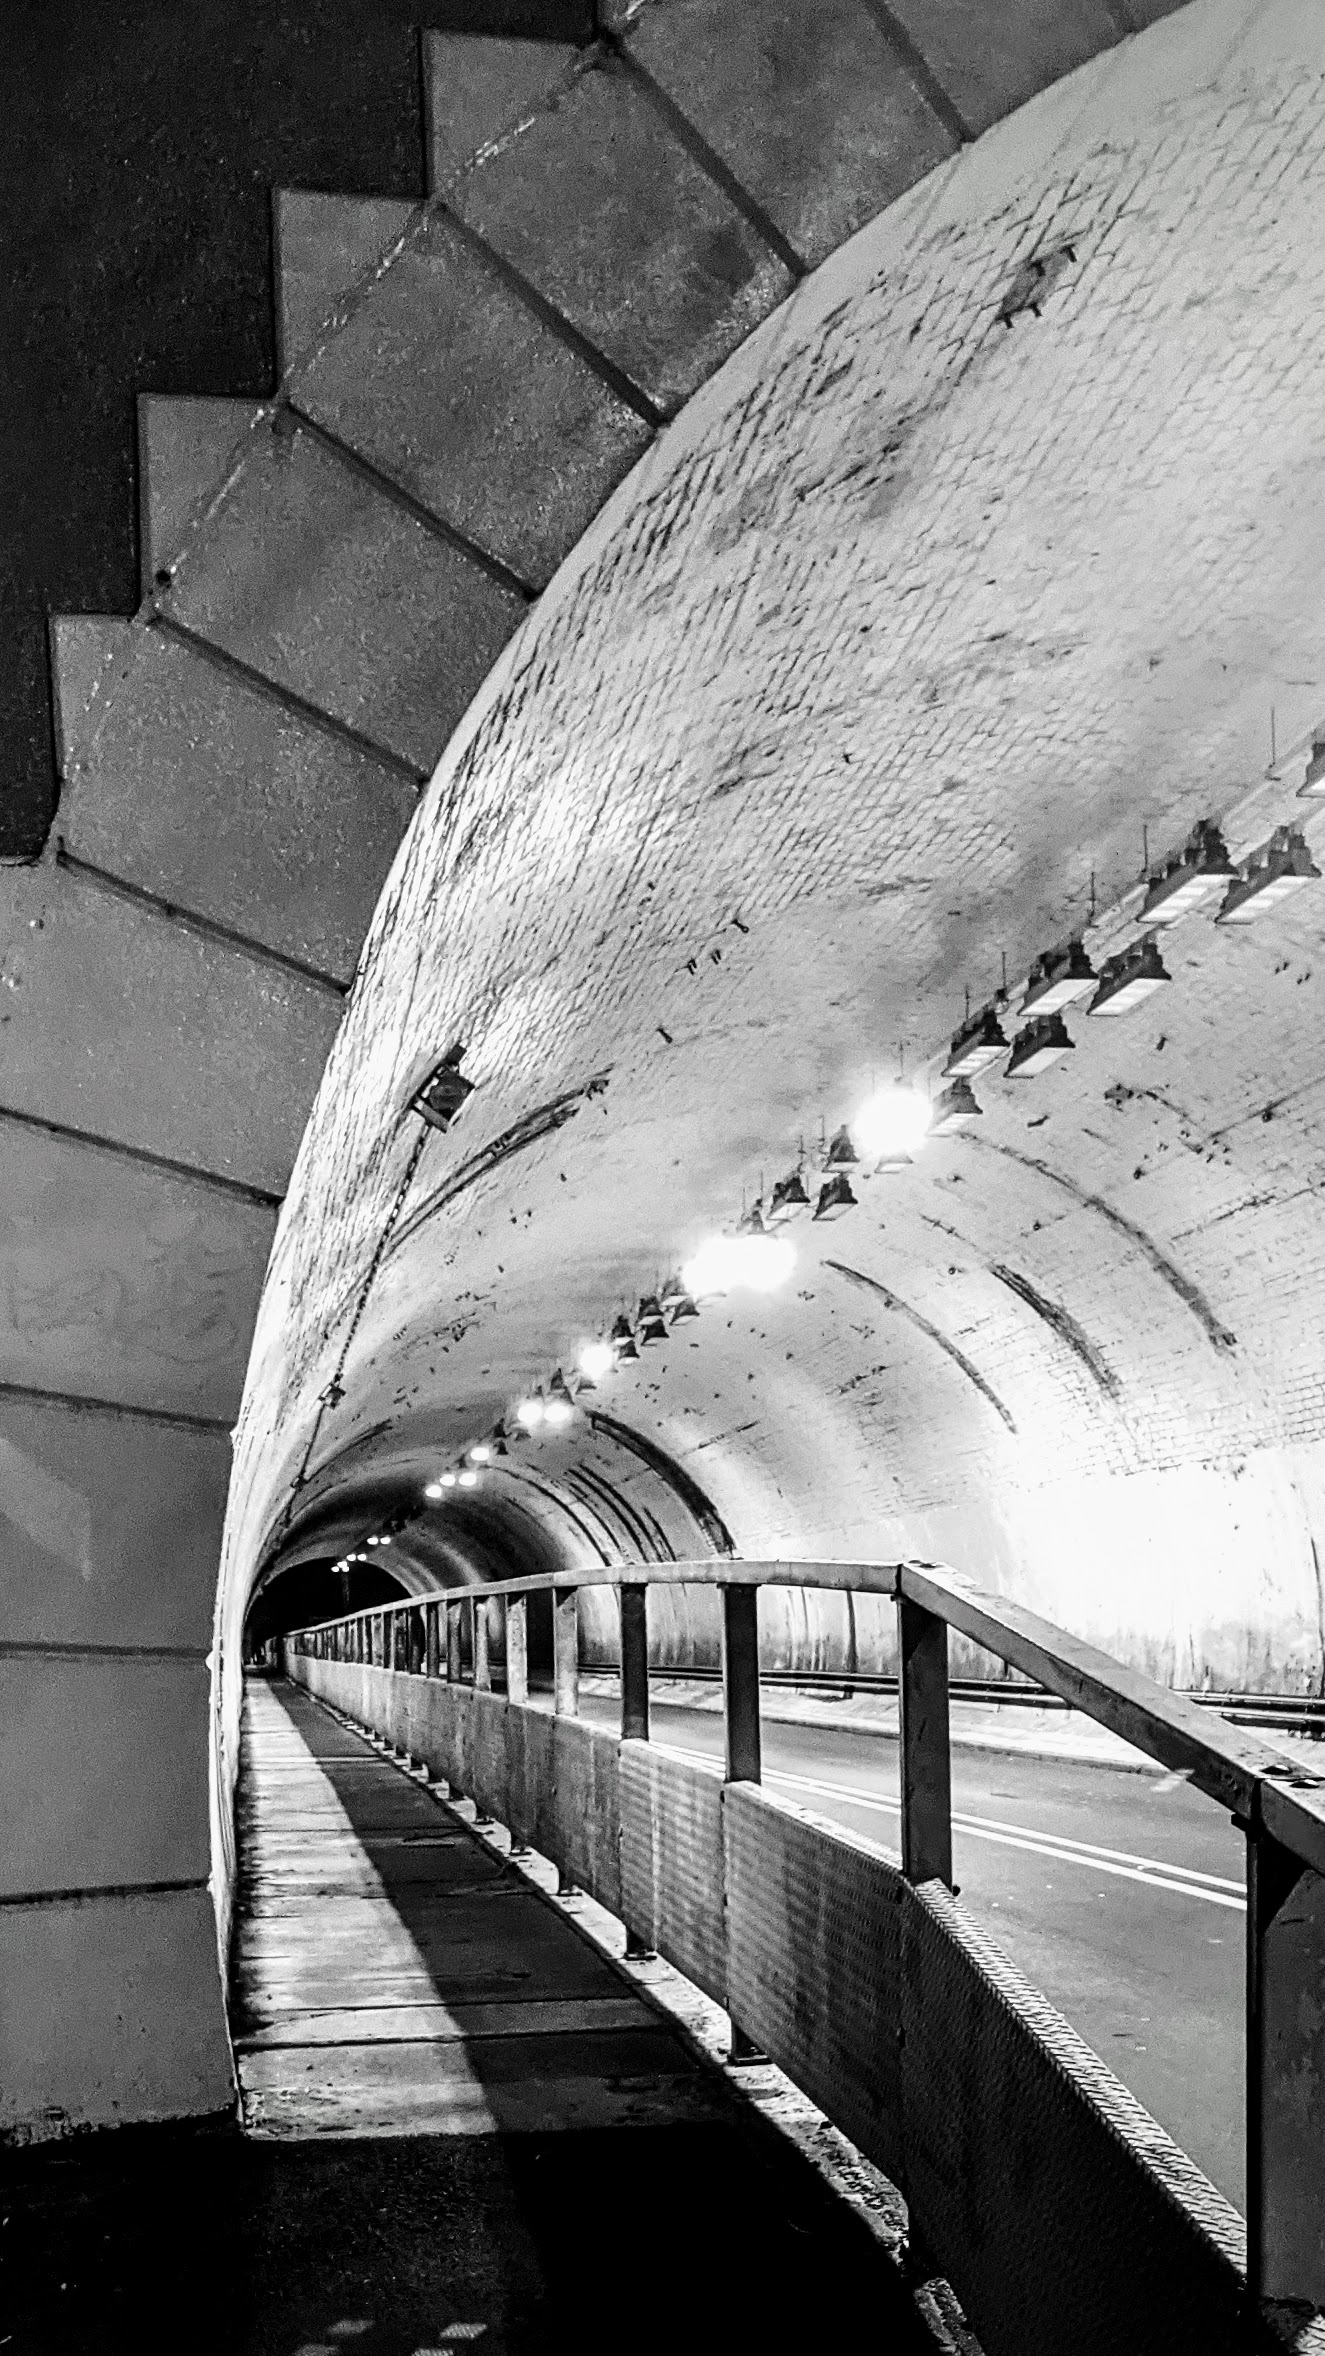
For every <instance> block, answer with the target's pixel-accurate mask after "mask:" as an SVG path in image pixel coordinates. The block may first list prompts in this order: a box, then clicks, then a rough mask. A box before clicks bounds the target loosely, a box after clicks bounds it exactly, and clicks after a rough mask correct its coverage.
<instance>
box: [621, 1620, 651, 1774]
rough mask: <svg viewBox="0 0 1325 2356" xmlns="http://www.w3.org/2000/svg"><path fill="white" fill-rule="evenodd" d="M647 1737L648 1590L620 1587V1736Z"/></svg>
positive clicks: (634, 1739)
mask: <svg viewBox="0 0 1325 2356" xmlns="http://www.w3.org/2000/svg"><path fill="white" fill-rule="evenodd" d="M648 1739H649V1590H648V1588H647V1587H636V1586H630V1587H627V1586H625V1585H624V1584H623V1586H622V1589H621V1740H622V1741H623V1742H647V1741H648Z"/></svg>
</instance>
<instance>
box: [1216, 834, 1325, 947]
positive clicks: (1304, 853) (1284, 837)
mask: <svg viewBox="0 0 1325 2356" xmlns="http://www.w3.org/2000/svg"><path fill="white" fill-rule="evenodd" d="M1319 876H1320V869H1319V868H1318V867H1317V866H1316V864H1315V862H1314V860H1313V859H1312V856H1311V853H1310V851H1309V850H1308V848H1307V841H1306V837H1305V835H1304V834H1303V833H1302V830H1301V828H1300V827H1297V826H1277V827H1276V828H1275V830H1274V833H1273V834H1272V835H1271V837H1270V840H1269V842H1268V843H1267V844H1266V846H1265V849H1264V850H1263V851H1256V852H1254V853H1253V855H1252V857H1251V858H1250V859H1249V860H1248V862H1247V867H1246V871H1245V873H1244V874H1242V875H1240V876H1238V878H1237V879H1236V881H1235V882H1233V883H1231V884H1230V885H1229V887H1228V892H1227V895H1226V897H1225V900H1224V905H1223V907H1222V908H1221V909H1220V911H1219V914H1218V916H1217V917H1216V918H1215V923H1216V924H1254V923H1255V922H1256V919H1257V917H1258V916H1263V915H1264V914H1265V913H1266V911H1267V910H1268V909H1270V908H1275V907H1277V906H1278V904H1279V902H1280V901H1281V900H1287V899H1289V898H1290V897H1291V895H1292V894H1293V893H1294V892H1298V891H1300V890H1301V888H1302V886H1303V884H1308V883H1314V882H1316V881H1317V880H1318V879H1319Z"/></svg>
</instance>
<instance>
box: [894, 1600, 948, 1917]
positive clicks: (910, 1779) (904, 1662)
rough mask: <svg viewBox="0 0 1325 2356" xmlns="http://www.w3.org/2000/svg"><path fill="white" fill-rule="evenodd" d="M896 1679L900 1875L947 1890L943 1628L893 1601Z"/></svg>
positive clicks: (916, 1607) (919, 1609)
mask: <svg viewBox="0 0 1325 2356" xmlns="http://www.w3.org/2000/svg"><path fill="white" fill-rule="evenodd" d="M897 1619H898V1635H899V1646H900V1652H901V1677H900V1680H899V1706H900V1713H901V1738H902V1739H901V1753H902V1871H903V1873H904V1874H905V1875H906V1878H907V1880H908V1881H909V1882H928V1881H940V1882H946V1883H947V1884H948V1887H949V1888H951V1887H952V1753H951V1747H950V1741H949V1731H948V1626H947V1622H946V1620H940V1619H939V1618H938V1617H937V1615H936V1614H935V1613H933V1612H928V1611H926V1610H925V1609H924V1608H923V1606H922V1605H920V1604H916V1603H912V1602H911V1601H910V1599H909V1598H908V1597H907V1596H905V1595H899V1596H898V1598H897Z"/></svg>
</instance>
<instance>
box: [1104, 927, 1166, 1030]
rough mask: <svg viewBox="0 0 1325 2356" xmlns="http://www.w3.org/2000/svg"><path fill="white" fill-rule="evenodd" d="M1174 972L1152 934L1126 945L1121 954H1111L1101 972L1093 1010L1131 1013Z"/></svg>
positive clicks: (1107, 1012)
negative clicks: (1171, 971)
mask: <svg viewBox="0 0 1325 2356" xmlns="http://www.w3.org/2000/svg"><path fill="white" fill-rule="evenodd" d="M1172 979H1173V976H1172V974H1171V973H1170V972H1169V971H1168V968H1167V967H1166V966H1165V964H1164V961H1163V959H1162V957H1161V956H1160V953H1159V951H1158V949H1157V948H1156V947H1155V943H1154V941H1153V939H1152V938H1151V936H1150V934H1149V933H1147V935H1146V937H1145V939H1144V941H1137V942H1136V943H1135V944H1134V946H1133V947H1132V948H1130V949H1124V950H1123V952H1122V954H1121V955H1120V956H1118V957H1111V958H1110V959H1109V961H1108V963H1107V965H1105V966H1104V967H1102V969H1101V972H1100V985H1099V988H1098V989H1097V991H1096V992H1095V995H1094V997H1093V998H1092V999H1091V1002H1090V1007H1089V1010H1088V1011H1089V1012H1090V1013H1091V1014H1130V1013H1131V1011H1132V1009H1133V1007H1134V1006H1140V1004H1141V1003H1142V1001H1143V999H1146V998H1149V996H1150V994H1151V992H1152V991H1153V990H1159V989H1162V988H1163V985H1164V983H1165V982H1171V981H1172Z"/></svg>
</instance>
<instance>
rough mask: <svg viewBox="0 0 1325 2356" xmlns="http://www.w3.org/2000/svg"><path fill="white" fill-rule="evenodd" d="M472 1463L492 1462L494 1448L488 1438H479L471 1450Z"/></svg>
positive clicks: (470, 1458)
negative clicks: (489, 1443) (490, 1445)
mask: <svg viewBox="0 0 1325 2356" xmlns="http://www.w3.org/2000/svg"><path fill="white" fill-rule="evenodd" d="M469 1461H470V1463H471V1464H491V1462H492V1450H491V1448H490V1447H489V1446H488V1443H487V1441H486V1440H478V1441H476V1442H475V1444H474V1446H473V1447H472V1448H471V1449H470V1451H469Z"/></svg>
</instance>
